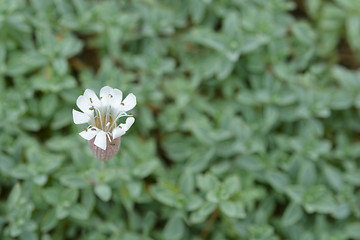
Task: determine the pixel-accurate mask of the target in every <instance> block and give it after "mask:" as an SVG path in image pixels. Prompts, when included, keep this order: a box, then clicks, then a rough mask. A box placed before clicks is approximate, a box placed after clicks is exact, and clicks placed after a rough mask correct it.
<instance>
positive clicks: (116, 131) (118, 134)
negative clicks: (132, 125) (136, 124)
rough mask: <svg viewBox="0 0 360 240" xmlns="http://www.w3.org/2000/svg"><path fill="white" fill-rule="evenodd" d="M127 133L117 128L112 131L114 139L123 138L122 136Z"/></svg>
mask: <svg viewBox="0 0 360 240" xmlns="http://www.w3.org/2000/svg"><path fill="white" fill-rule="evenodd" d="M125 133H126V131H125V129H122V128H120V127H116V128H115V129H114V130H113V131H112V135H113V139H115V138H118V137H121V136H122V135H124V134H125Z"/></svg>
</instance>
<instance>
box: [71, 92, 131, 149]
mask: <svg viewBox="0 0 360 240" xmlns="http://www.w3.org/2000/svg"><path fill="white" fill-rule="evenodd" d="M76 105H77V106H78V107H79V109H80V110H81V111H82V112H80V111H77V110H75V109H73V119H74V123H75V124H84V123H87V124H89V126H88V127H87V128H85V130H84V131H82V132H81V133H79V135H80V136H81V137H83V138H85V139H86V140H88V141H89V143H90V140H92V139H93V138H94V137H95V140H93V143H94V144H95V146H97V147H99V148H101V149H103V150H106V148H107V145H108V143H110V144H111V143H112V142H113V141H114V140H115V139H116V138H119V137H121V136H122V135H124V134H125V133H126V131H127V130H129V128H130V127H131V125H132V124H133V123H134V122H135V118H134V117H133V116H132V115H129V114H127V113H126V112H127V111H129V110H131V109H133V108H134V107H135V105H136V97H135V95H134V94H132V93H130V94H129V95H128V96H127V97H126V98H125V99H124V100H123V95H122V92H121V91H120V90H119V89H116V88H111V87H109V86H105V87H103V88H101V90H100V98H98V97H97V96H96V94H95V92H94V91H93V90H90V89H86V90H85V92H84V95H80V96H79V97H78V99H77V100H76ZM122 117H128V118H127V119H126V121H125V123H121V124H119V125H118V124H117V121H118V120H119V119H120V118H122ZM116 142H120V141H116ZM119 146H120V143H119Z"/></svg>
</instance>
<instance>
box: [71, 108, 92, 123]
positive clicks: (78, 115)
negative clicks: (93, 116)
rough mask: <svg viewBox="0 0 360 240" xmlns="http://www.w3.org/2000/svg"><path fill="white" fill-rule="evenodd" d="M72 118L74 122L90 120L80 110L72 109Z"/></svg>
mask: <svg viewBox="0 0 360 240" xmlns="http://www.w3.org/2000/svg"><path fill="white" fill-rule="evenodd" d="M72 113H73V120H74V123H75V124H82V123H88V122H89V121H90V117H89V116H88V115H87V114H85V113H82V112H79V111H76V110H75V109H73V112H72Z"/></svg>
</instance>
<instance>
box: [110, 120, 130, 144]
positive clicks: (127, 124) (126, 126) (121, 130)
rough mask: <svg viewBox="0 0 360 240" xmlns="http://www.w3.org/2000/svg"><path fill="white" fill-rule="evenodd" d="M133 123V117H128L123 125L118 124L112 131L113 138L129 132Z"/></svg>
mask: <svg viewBox="0 0 360 240" xmlns="http://www.w3.org/2000/svg"><path fill="white" fill-rule="evenodd" d="M134 122H135V118H134V117H128V118H127V119H126V122H125V123H124V124H123V123H122V124H120V125H119V126H118V127H116V128H115V129H114V130H113V131H112V135H113V138H114V139H115V138H118V137H121V136H122V135H124V134H125V133H126V131H127V130H129V128H130V127H131V126H132V125H133V124H134Z"/></svg>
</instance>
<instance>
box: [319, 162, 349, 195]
mask: <svg viewBox="0 0 360 240" xmlns="http://www.w3.org/2000/svg"><path fill="white" fill-rule="evenodd" d="M323 170H324V174H325V177H326V179H327V181H328V183H329V184H330V186H331V187H332V188H333V189H334V190H336V191H338V192H340V191H341V190H342V189H343V185H344V184H343V180H342V175H341V172H340V171H339V170H338V169H336V168H334V167H332V166H331V165H327V164H326V165H324V166H323Z"/></svg>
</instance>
